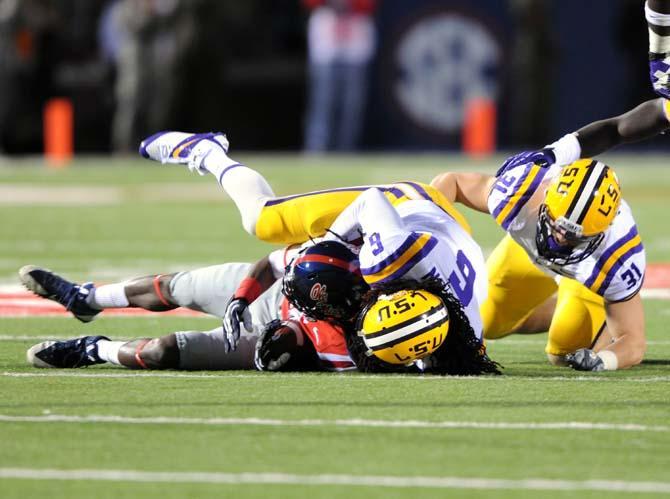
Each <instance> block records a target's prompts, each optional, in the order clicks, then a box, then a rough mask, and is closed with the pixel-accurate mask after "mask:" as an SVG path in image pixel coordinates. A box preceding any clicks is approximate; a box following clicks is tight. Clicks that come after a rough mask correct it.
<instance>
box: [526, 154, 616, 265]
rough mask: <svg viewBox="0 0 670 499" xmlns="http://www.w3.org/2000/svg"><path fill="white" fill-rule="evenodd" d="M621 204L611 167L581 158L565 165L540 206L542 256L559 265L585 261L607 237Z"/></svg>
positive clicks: (539, 225) (538, 228)
mask: <svg viewBox="0 0 670 499" xmlns="http://www.w3.org/2000/svg"><path fill="white" fill-rule="evenodd" d="M620 203H621V187H620V186H619V180H618V179H617V176H616V174H615V173H614V171H613V170H612V169H611V168H610V167H609V166H607V165H605V164H603V163H601V162H600V161H595V160H592V159H580V160H578V161H575V162H574V163H572V164H570V165H568V166H566V167H564V168H563V171H562V172H561V174H560V175H559V176H558V177H557V178H556V179H555V180H554V181H553V182H552V183H551V185H550V186H549V189H548V190H547V194H546V197H545V199H544V203H543V204H542V205H541V206H540V213H539V218H538V222H537V234H536V238H535V240H536V243H537V249H538V253H539V255H540V256H541V257H542V258H544V259H546V260H548V261H550V262H552V263H556V264H558V265H567V264H571V263H576V262H580V261H582V260H584V259H585V258H587V257H588V256H589V255H591V254H592V253H593V252H594V251H595V249H596V248H597V247H598V245H599V244H600V242H601V241H602V240H603V238H604V237H605V231H606V230H607V228H608V227H609V226H610V225H611V223H612V222H613V221H614V217H615V216H616V214H617V212H618V211H619V204H620Z"/></svg>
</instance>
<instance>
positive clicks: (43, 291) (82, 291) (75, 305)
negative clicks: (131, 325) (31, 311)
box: [19, 265, 101, 322]
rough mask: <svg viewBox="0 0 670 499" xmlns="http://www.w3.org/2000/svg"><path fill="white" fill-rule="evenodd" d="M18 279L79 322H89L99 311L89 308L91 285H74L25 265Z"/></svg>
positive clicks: (90, 283) (42, 270)
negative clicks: (55, 303)
mask: <svg viewBox="0 0 670 499" xmlns="http://www.w3.org/2000/svg"><path fill="white" fill-rule="evenodd" d="M19 279H21V282H22V283H23V285H24V286H25V287H26V288H28V289H29V290H30V291H32V292H33V293H35V294H36V295H38V296H41V297H42V298H46V299H47V300H53V301H55V302H58V303H60V304H61V305H63V306H64V307H65V310H67V311H68V312H71V313H72V315H74V316H75V317H76V318H77V319H79V320H80V321H81V322H91V321H92V320H93V319H94V318H95V316H96V315H98V314H99V313H100V312H101V310H98V309H95V308H93V307H91V306H90V305H89V304H88V303H87V302H86V298H87V297H88V295H89V294H90V292H91V289H93V283H92V282H88V283H86V284H81V285H79V284H75V283H73V282H70V281H68V280H66V279H63V278H62V277H61V276H59V275H57V274H54V273H53V272H51V271H50V270H47V269H43V268H40V267H36V266H35V265H26V266H25V267H21V269H20V270H19Z"/></svg>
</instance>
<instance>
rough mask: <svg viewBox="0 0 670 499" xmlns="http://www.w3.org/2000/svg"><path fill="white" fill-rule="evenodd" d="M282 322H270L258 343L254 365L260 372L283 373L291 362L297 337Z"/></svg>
mask: <svg viewBox="0 0 670 499" xmlns="http://www.w3.org/2000/svg"><path fill="white" fill-rule="evenodd" d="M291 333H292V331H291V330H290V329H289V328H288V327H287V326H285V325H284V324H283V323H282V322H281V321H280V320H278V319H276V320H274V321H271V322H268V323H267V324H266V325H265V327H264V328H263V331H262V332H261V335H260V336H259V337H258V341H257V342H256V351H255V353H254V364H255V365H256V369H258V370H259V371H281V370H282V368H283V367H285V366H286V365H287V364H288V361H289V360H291V353H290V352H289V350H292V346H293V344H295V335H292V334H291Z"/></svg>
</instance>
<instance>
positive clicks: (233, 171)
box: [203, 149, 275, 234]
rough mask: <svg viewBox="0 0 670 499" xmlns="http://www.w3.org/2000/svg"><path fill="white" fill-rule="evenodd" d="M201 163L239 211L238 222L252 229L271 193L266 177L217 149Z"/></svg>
mask: <svg viewBox="0 0 670 499" xmlns="http://www.w3.org/2000/svg"><path fill="white" fill-rule="evenodd" d="M203 165H204V167H205V168H207V170H209V172H210V173H211V174H212V175H214V176H215V177H216V179H217V180H218V182H219V184H220V185H221V187H223V189H224V190H225V191H226V193H227V194H228V196H230V198H231V199H232V200H233V202H234V203H235V205H237V209H238V210H239V212H240V215H242V226H243V227H244V229H245V230H246V231H247V232H248V233H249V234H255V233H256V221H257V220H258V217H259V215H260V213H261V210H262V209H263V206H265V202H266V201H267V200H268V199H272V198H274V197H275V194H274V192H272V188H271V187H270V184H268V182H267V180H265V178H264V177H263V176H262V175H261V174H260V173H258V172H257V171H256V170H252V169H251V168H249V167H247V166H244V165H243V164H241V163H238V162H237V161H235V160H232V159H230V158H229V157H228V155H227V154H226V153H224V152H223V151H222V150H220V149H214V150H212V152H211V153H210V154H209V155H208V156H207V157H206V158H205V160H204V162H203Z"/></svg>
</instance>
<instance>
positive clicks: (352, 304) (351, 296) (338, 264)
mask: <svg viewBox="0 0 670 499" xmlns="http://www.w3.org/2000/svg"><path fill="white" fill-rule="evenodd" d="M368 289H369V287H368V285H367V284H366V283H365V281H364V280H363V277H362V276H361V271H360V266H359V264H358V258H357V257H356V255H355V254H354V253H353V252H352V251H351V250H350V249H349V248H347V246H345V245H344V244H342V243H339V242H337V241H323V242H319V243H316V244H314V245H313V246H310V247H308V248H306V249H305V250H303V251H302V252H301V253H300V254H298V255H297V256H296V257H295V258H294V259H293V260H292V261H291V263H289V265H288V267H287V269H286V273H285V275H284V280H283V289H282V290H283V293H284V295H285V296H286V298H287V299H288V300H289V301H290V302H291V304H293V306H295V307H296V308H297V309H298V310H300V311H301V312H304V313H305V314H307V315H308V316H310V317H312V318H314V319H320V320H328V319H335V320H338V321H349V320H352V319H353V318H354V317H355V316H356V314H358V312H359V311H360V309H361V307H362V305H361V303H362V300H363V295H364V294H365V293H366V292H367V291H368Z"/></svg>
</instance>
